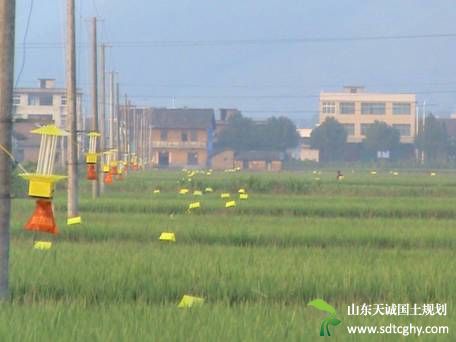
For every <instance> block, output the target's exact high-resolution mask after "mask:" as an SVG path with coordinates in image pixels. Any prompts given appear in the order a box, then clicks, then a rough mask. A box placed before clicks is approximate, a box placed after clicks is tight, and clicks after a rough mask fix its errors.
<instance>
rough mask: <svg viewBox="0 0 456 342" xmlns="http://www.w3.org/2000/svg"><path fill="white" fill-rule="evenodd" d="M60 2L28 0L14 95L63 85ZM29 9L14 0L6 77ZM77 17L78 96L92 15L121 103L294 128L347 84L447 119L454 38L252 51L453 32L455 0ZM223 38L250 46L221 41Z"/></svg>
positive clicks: (181, 7) (105, 7) (301, 2)
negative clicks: (40, 85) (224, 110)
mask: <svg viewBox="0 0 456 342" xmlns="http://www.w3.org/2000/svg"><path fill="white" fill-rule="evenodd" d="M65 3H66V1H65V0H34V6H33V11H32V15H31V20H30V30H29V34H28V37H27V46H28V47H27V49H26V50H25V52H26V60H25V67H24V70H23V73H22V76H21V79H20V81H19V86H25V85H34V84H35V83H36V81H35V80H36V79H37V78H39V77H50V78H56V79H57V82H58V83H59V84H60V85H64V53H65V52H64V49H63V47H62V46H61V45H58V44H59V43H60V44H62V43H63V42H64V34H65V27H64V26H65ZM30 4H31V0H17V7H18V8H17V30H16V41H17V46H18V48H17V50H16V72H17V71H18V70H20V68H21V65H22V61H23V52H24V50H23V49H22V48H20V47H21V46H22V40H23V37H24V31H25V27H26V22H27V16H28V11H29V7H30ZM76 8H77V13H78V18H77V22H78V31H77V40H78V42H79V43H80V47H81V48H80V49H79V52H78V56H77V58H78V85H79V86H80V87H82V88H84V89H85V93H86V94H87V88H88V86H89V84H90V83H89V82H90V78H89V69H88V68H87V62H88V60H89V57H90V53H89V52H90V51H89V49H88V45H87V42H88V41H89V35H88V34H89V23H88V22H87V19H88V18H90V17H92V16H98V17H100V18H101V19H102V20H103V21H102V22H100V24H99V38H100V39H101V40H103V41H105V42H107V43H108V44H109V43H111V45H112V48H110V49H108V51H107V68H108V70H111V69H115V70H116V71H118V72H119V75H120V83H121V92H122V94H124V93H128V94H129V95H130V96H131V97H132V100H133V101H134V102H136V103H138V104H148V105H152V106H171V104H172V97H173V96H174V97H175V103H176V106H178V107H182V106H195V107H211V108H220V107H237V108H239V109H241V110H242V111H244V113H245V114H246V115H249V116H255V117H265V116H269V115H279V114H280V113H283V114H285V115H288V116H290V117H291V118H293V119H294V120H296V121H297V122H298V123H303V122H304V120H306V119H308V118H310V117H312V116H313V115H315V113H316V112H317V110H318V94H319V93H320V91H322V90H337V89H340V88H341V87H342V86H343V85H344V84H357V85H365V86H366V87H367V89H368V90H371V91H402V92H417V93H418V99H419V101H420V102H422V101H426V102H427V104H428V107H427V108H428V109H429V110H431V111H433V112H434V113H436V114H437V115H440V116H447V115H449V114H450V113H452V112H456V105H455V104H456V102H455V95H456V78H455V76H456V73H455V70H456V68H455V66H456V56H455V51H456V48H455V47H456V37H439V38H429V39H402V40H360V41H329V42H328V41H327V42H321V41H320V42H305V43H302V42H300V43H297V42H293V41H291V42H276V43H267V44H266V43H263V42H262V41H264V40H266V41H268V40H286V39H300V38H317V39H318V38H349V37H366V36H404V35H406V36H409V35H424V34H456V28H454V23H455V22H456V3H455V2H454V0H453V1H452V0H434V1H429V0H375V1H374V0H314V1H309V0H261V1H259V0H230V1H221V0H218V1H217V0H215V1H214V0H212V1H209V0H192V1H190V0H180V1H177V0H161V1H153V0H131V1H125V0H123V1H121V0H77V1H76ZM233 40H234V41H239V40H252V41H253V43H252V44H246V43H242V42H241V43H237V42H231V43H228V42H226V41H233ZM170 41H171V42H173V41H184V42H187V41H191V42H195V41H196V42H207V41H209V42H212V43H208V44H196V46H195V44H190V45H189V44H171V45H174V46H170V44H169V43H166V42H170ZM220 41H222V42H220ZM223 41H225V42H223ZM157 42H159V43H157ZM35 43H38V45H33V44H35ZM43 43H50V44H51V45H42V44H43ZM176 45H177V46H176ZM88 100H89V97H88V94H87V96H86V101H88Z"/></svg>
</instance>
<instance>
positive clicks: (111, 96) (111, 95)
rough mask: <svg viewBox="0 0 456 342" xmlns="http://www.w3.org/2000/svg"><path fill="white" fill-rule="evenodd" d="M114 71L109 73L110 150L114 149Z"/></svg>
mask: <svg viewBox="0 0 456 342" xmlns="http://www.w3.org/2000/svg"><path fill="white" fill-rule="evenodd" d="M114 77H115V76H114V71H111V72H110V73H109V148H111V149H112V148H114V138H115V136H114V110H115V104H114V97H115V95H114V91H115V89H114V87H115V80H114Z"/></svg>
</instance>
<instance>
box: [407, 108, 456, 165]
mask: <svg viewBox="0 0 456 342" xmlns="http://www.w3.org/2000/svg"><path fill="white" fill-rule="evenodd" d="M415 145H416V147H417V148H418V149H419V150H420V151H422V152H424V160H425V161H427V162H436V161H445V160H446V159H447V157H448V149H449V138H448V133H447V130H446V127H445V124H444V123H442V122H439V120H437V118H436V117H435V116H434V115H432V114H430V115H428V116H427V117H426V119H425V121H424V129H423V128H421V129H420V131H419V133H418V135H417V136H416V139H415Z"/></svg>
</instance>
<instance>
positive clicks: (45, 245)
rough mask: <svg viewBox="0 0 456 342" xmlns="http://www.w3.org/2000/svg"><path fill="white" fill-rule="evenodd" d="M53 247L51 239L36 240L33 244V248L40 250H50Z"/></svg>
mask: <svg viewBox="0 0 456 342" xmlns="http://www.w3.org/2000/svg"><path fill="white" fill-rule="evenodd" d="M51 247H52V242H50V241H35V243H34V244H33V248H35V249H39V250H43V251H44V250H48V249H51Z"/></svg>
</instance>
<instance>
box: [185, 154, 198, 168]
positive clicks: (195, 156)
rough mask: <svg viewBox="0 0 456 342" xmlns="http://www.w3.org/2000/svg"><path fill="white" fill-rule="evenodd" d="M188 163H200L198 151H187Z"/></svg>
mask: <svg viewBox="0 0 456 342" xmlns="http://www.w3.org/2000/svg"><path fill="white" fill-rule="evenodd" d="M187 164H188V165H198V153H197V152H188V153H187Z"/></svg>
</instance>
